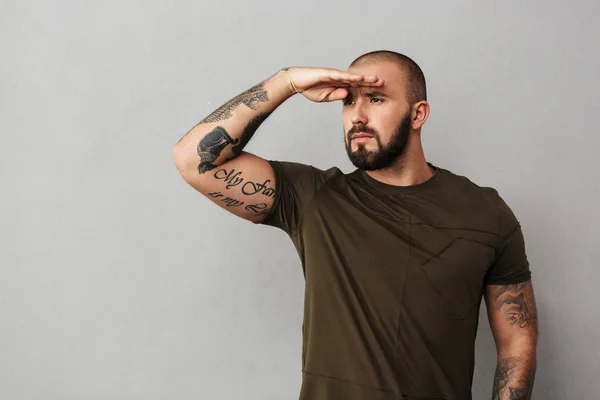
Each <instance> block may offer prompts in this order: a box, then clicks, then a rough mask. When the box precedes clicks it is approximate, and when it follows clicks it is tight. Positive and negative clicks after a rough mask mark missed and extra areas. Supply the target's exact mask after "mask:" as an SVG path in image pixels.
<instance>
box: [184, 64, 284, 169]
mask: <svg viewBox="0 0 600 400" xmlns="http://www.w3.org/2000/svg"><path fill="white" fill-rule="evenodd" d="M286 74H287V72H286V70H281V71H279V72H277V73H276V74H275V75H273V76H272V77H270V78H269V79H267V80H265V81H264V82H261V83H260V84H258V85H256V86H254V87H252V88H250V89H248V90H247V91H245V92H243V93H241V94H240V95H238V96H236V97H234V98H233V99H231V100H229V101H228V102H227V103H225V104H223V105H222V106H221V107H219V108H218V109H217V110H215V111H214V112H213V113H211V114H210V115H209V116H208V117H206V118H204V119H203V120H202V121H200V122H199V123H198V124H197V125H196V126H194V127H193V128H192V129H191V130H190V131H189V132H187V133H186V134H185V135H184V136H183V137H182V138H181V139H180V140H179V142H177V144H176V145H175V147H174V149H173V154H174V157H175V159H176V160H177V161H178V164H184V165H187V164H189V163H195V164H197V170H198V172H199V173H201V174H202V173H204V172H206V171H209V170H211V169H214V168H215V167H217V166H219V165H221V164H223V163H225V162H227V161H229V160H231V159H232V158H234V157H236V156H238V155H239V154H240V153H241V152H242V150H243V148H244V147H245V146H246V144H247V143H248V142H249V141H250V139H251V138H252V136H253V135H254V133H255V132H256V130H257V129H258V127H259V126H260V124H262V122H263V121H264V120H265V119H266V118H267V117H268V116H269V115H270V114H271V112H273V111H274V110H275V109H276V108H277V107H278V106H279V105H280V104H281V103H283V102H284V101H285V100H287V99H288V98H289V97H291V96H292V95H293V94H294V90H293V88H292V86H291V85H290V84H289V80H288V79H287V75H286ZM198 157H199V158H198Z"/></svg>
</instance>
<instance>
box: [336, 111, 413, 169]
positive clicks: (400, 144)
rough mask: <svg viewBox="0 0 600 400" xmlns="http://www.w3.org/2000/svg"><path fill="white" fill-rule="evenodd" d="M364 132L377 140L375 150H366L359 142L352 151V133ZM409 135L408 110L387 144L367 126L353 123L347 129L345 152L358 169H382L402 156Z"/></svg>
mask: <svg viewBox="0 0 600 400" xmlns="http://www.w3.org/2000/svg"><path fill="white" fill-rule="evenodd" d="M359 132H364V133H368V134H370V135H373V139H375V141H376V142H377V146H378V149H377V150H367V149H366V145H365V144H364V143H359V144H358V148H357V149H356V150H355V151H352V139H351V137H352V135H354V134H355V133H359ZM409 135H410V112H408V113H407V114H406V116H405V117H404V118H403V119H402V121H400V124H399V125H398V127H397V128H396V130H395V132H394V134H393V135H392V137H391V138H390V141H389V143H388V144H387V145H385V146H384V145H383V144H382V143H381V138H380V137H379V134H378V133H377V132H376V131H374V130H372V129H369V128H367V127H366V126H364V125H355V126H353V127H352V128H351V129H350V130H349V131H348V134H347V136H348V141H347V143H346V153H348V158H349V159H350V162H352V164H354V166H355V167H356V168H358V169H362V170H365V171H374V170H378V169H383V168H386V167H389V166H390V165H392V164H393V163H394V162H395V161H396V160H397V159H398V157H401V156H402V153H404V150H405V149H406V143H407V142H408V137H409Z"/></svg>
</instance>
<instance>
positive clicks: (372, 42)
mask: <svg viewBox="0 0 600 400" xmlns="http://www.w3.org/2000/svg"><path fill="white" fill-rule="evenodd" d="M567 4H568V6H567ZM599 12H600V4H599V3H598V2H597V1H579V2H569V3H567V2H563V1H558V0H553V1H528V2H510V1H508V2H507V1H495V2H483V1H475V0H473V1H452V2H449V1H427V2H412V1H411V2H404V1H403V2H401V1H391V0H388V1H380V2H373V3H370V4H367V2H358V1H328V2H323V3H321V4H320V3H319V2H317V1H316V0H311V1H306V0H302V1H297V2H294V3H292V2H288V3H287V4H286V3H285V2H283V1H274V0H270V1H266V0H254V1H251V2H242V1H237V2H234V1H231V0H230V1H226V2H217V1H215V2H210V3H209V2H202V1H186V2H177V4H175V2H160V1H141V0H138V1H126V2H117V1H114V0H113V1H102V2H101V1H97V2H85V1H66V0H62V1H60V0H56V1H52V2H43V1H40V0H37V1H17V0H12V1H6V0H5V1H1V2H0V49H1V52H2V53H1V54H2V62H1V63H0V72H1V73H0V102H1V103H0V127H1V132H2V145H1V146H0V148H1V150H0V151H1V157H0V168H1V169H0V174H1V176H0V177H1V190H2V196H1V197H0V209H1V210H2V214H1V224H0V243H1V250H0V398H2V399H10V400H24V399H32V400H33V399H35V400H39V399H43V400H46V399H47V400H71V399H73V400H80V399H86V400H94V399H103V400H104V399H111V400H112V399H114V400H123V399H127V400H137V399H144V400H158V399H179V400H186V399H261V400H264V399H267V400H278V399H293V398H297V395H298V390H299V385H300V377H301V376H300V363H301V361H300V355H301V347H300V346H301V342H300V325H301V318H302V304H303V278H302V271H301V268H300V262H299V260H298V258H297V255H296V253H295V250H294V248H293V246H292V244H291V242H290V241H289V239H288V238H287V237H286V236H285V235H284V234H283V233H282V232H280V231H277V230H275V229H273V228H269V227H264V226H253V225H252V224H251V223H248V222H245V221H243V220H238V219H236V218H235V217H233V216H230V215H229V214H227V213H226V212H225V211H223V210H221V209H220V208H218V207H216V206H214V205H212V204H211V203H210V202H209V201H208V200H207V199H205V198H204V197H203V196H202V195H200V194H199V193H197V192H195V191H194V190H193V189H192V188H191V187H189V186H187V185H186V184H185V182H184V181H183V180H182V179H181V178H180V177H179V175H178V173H177V171H176V169H175V167H174V165H173V162H172V157H171V149H172V146H173V145H174V144H175V143H176V142H177V141H178V140H179V138H180V137H181V136H182V135H183V134H184V133H185V132H186V131H187V130H188V129H189V128H191V127H192V126H193V125H194V124H196V123H197V122H198V121H199V120H200V119H202V118H203V117H204V116H206V115H207V114H208V113H210V112H211V111H212V110H213V109H215V108H216V107H217V106H219V105H220V104H221V103H223V102H224V101H226V100H227V99H229V98H231V97H233V96H234V95H237V94H238V93H240V92H241V91H243V90H245V89H247V88H248V87H250V86H252V85H253V84H256V83H258V82H259V81H261V80H263V79H265V78H267V77H268V76H270V75H271V74H272V73H274V72H275V71H276V70H277V69H279V68H282V67H284V66H289V65H311V66H329V67H337V68H345V67H346V66H347V65H348V63H349V62H350V61H351V60H352V59H353V58H354V57H356V56H357V55H359V54H361V53H364V52H367V51H370V50H374V49H380V48H389V49H393V50H396V51H400V52H403V53H406V54H408V55H410V56H411V57H413V58H414V59H415V60H417V62H418V63H420V65H421V66H422V68H423V69H424V71H425V74H426V77H427V79H428V84H429V93H430V102H431V105H432V114H431V117H430V119H429V121H428V122H427V124H426V126H425V129H424V131H423V142H424V147H425V153H426V157H427V159H428V160H429V161H431V162H433V163H434V164H436V165H439V166H442V167H444V168H447V169H450V170H452V171H454V172H455V173H459V174H462V175H466V176H468V177H469V178H471V179H472V180H473V181H474V182H476V183H478V184H480V185H483V186H492V187H495V188H497V189H498V190H499V192H500V194H501V195H502V196H503V197H504V198H505V199H506V200H507V202H508V203H509V205H510V206H511V207H512V208H513V210H514V211H515V213H516V215H517V217H518V218H519V219H520V220H521V223H522V225H523V229H524V233H525V238H526V243H527V249H528V255H529V259H530V262H531V268H532V270H533V276H534V285H535V289H536V295H537V301H538V308H539V322H540V329H541V335H540V343H539V353H538V359H539V368H538V375H537V381H536V390H535V394H534V398H535V399H586V400H587V399H595V398H597V396H598V389H599V388H600V383H599V381H598V377H599V376H600V343H599V337H600V321H599V319H600V318H599V313H598V311H597V307H598V305H599V303H600V302H599V300H600V295H599V290H598V282H599V278H600V273H599V272H598V268H597V265H595V263H597V260H598V259H600V251H599V246H598V237H599V234H600V228H599V222H600V218H599V212H598V207H597V205H598V202H599V200H600V193H599V190H598V189H599V186H600V184H599V181H600V171H599V167H598V162H597V160H596V159H597V156H598V152H599V150H600V140H599V138H598V127H599V122H600V116H599V115H600V113H599V112H598V108H599V106H600V97H599V93H600V80H599V78H598V71H600V56H599V55H600V44H599V41H598V37H599V36H600V29H599V28H598V25H597V15H598V13H599ZM342 143H343V139H342V125H341V106H340V104H339V103H336V104H324V105H319V104H314V103H310V102H309V101H307V100H305V99H304V98H301V97H298V98H293V99H291V100H290V101H289V102H287V103H285V104H284V105H283V106H282V107H281V108H280V109H279V110H277V112H276V113H275V114H273V115H272V116H271V117H270V118H269V120H267V121H266V122H265V123H264V125H263V126H262V127H261V129H260V130H259V133H258V134H257V135H256V137H255V138H254V139H253V140H252V142H251V143H250V144H249V145H248V147H247V149H248V150H249V151H251V152H255V153H257V154H259V155H261V156H263V157H266V158H273V159H281V160H290V161H299V162H304V163H309V164H313V165H316V166H318V167H322V168H327V167H330V166H332V165H337V166H339V167H340V168H341V169H342V170H344V171H346V172H348V171H351V170H352V169H353V168H352V166H351V164H350V163H349V161H348V160H347V159H346V154H345V150H344V147H343V144H342ZM494 367H495V349H494V344H493V341H492V338H491V336H490V331H489V328H488V325H487V319H486V315H485V311H484V310H482V314H481V325H480V332H479V336H478V341H477V366H476V376H475V382H474V388H473V390H474V393H475V396H474V397H475V399H487V398H490V392H491V386H492V385H491V384H492V377H493V372H494Z"/></svg>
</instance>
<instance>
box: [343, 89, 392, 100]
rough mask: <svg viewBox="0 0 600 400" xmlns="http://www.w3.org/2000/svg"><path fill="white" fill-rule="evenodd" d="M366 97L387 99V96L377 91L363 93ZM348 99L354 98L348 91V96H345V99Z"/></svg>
mask: <svg viewBox="0 0 600 400" xmlns="http://www.w3.org/2000/svg"><path fill="white" fill-rule="evenodd" d="M365 96H366V97H369V98H371V97H389V96H388V95H387V94H385V93H383V92H380V91H379V90H371V91H369V92H367V93H365ZM348 97H354V94H353V93H352V92H350V91H348V96H346V98H348Z"/></svg>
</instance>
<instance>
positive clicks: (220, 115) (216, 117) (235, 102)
mask: <svg viewBox="0 0 600 400" xmlns="http://www.w3.org/2000/svg"><path fill="white" fill-rule="evenodd" d="M266 101H269V96H268V94H267V91H266V90H265V89H264V87H263V84H262V83H259V84H258V85H256V86H253V87H251V88H250V89H248V90H246V91H245V92H244V93H242V94H240V95H239V96H236V97H234V98H233V99H231V100H229V101H228V102H227V103H225V104H223V105H222V106H221V107H219V108H218V109H216V110H215V111H214V112H213V113H212V114H210V115H209V116H208V117H206V118H204V119H203V120H202V121H200V123H201V124H202V123H207V122H217V121H222V120H224V119H227V118H229V117H231V116H232V115H233V111H234V110H235V109H236V108H237V107H238V106H239V105H240V104H245V105H246V106H247V107H249V108H251V109H252V110H257V107H256V104H257V103H259V102H266Z"/></svg>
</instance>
